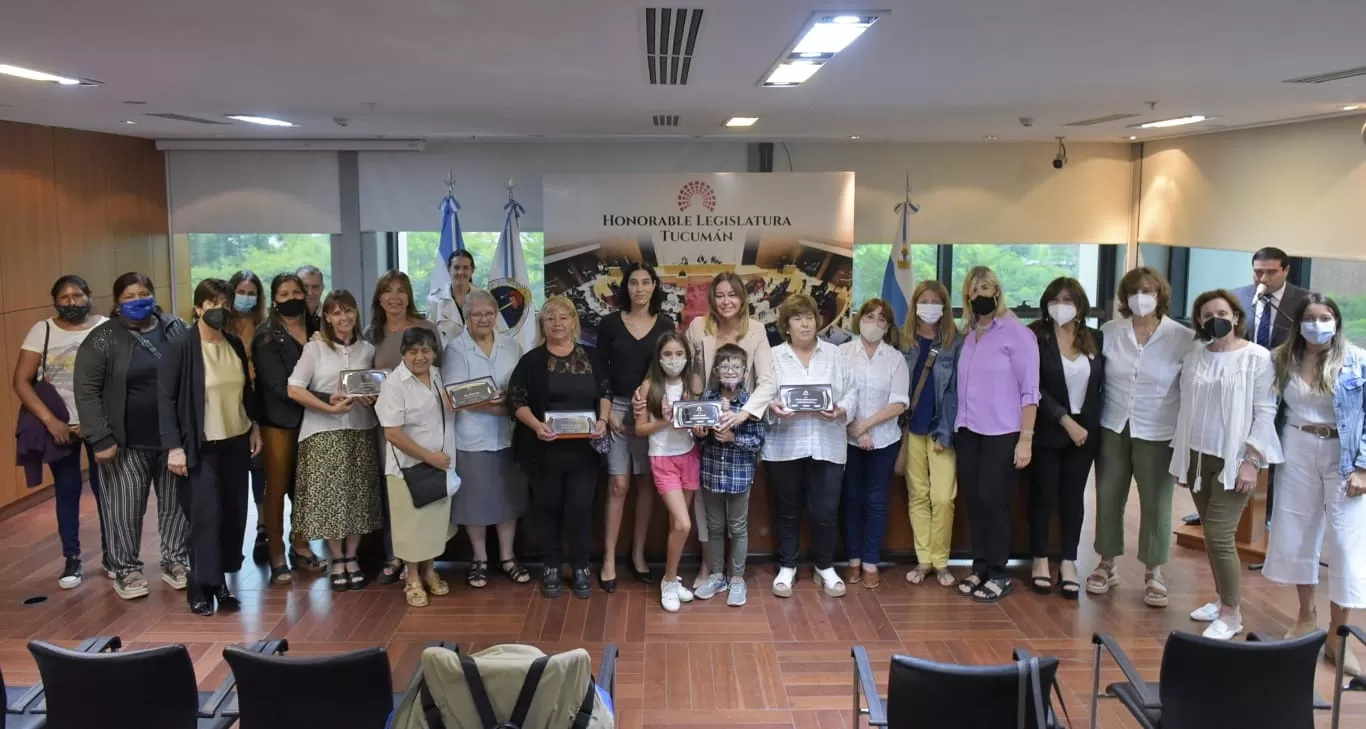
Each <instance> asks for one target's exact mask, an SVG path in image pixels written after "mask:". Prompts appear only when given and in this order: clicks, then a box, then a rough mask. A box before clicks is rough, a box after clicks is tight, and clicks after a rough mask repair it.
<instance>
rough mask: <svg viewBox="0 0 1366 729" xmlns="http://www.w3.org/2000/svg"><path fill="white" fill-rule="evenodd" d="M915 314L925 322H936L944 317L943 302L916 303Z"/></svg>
mask: <svg viewBox="0 0 1366 729" xmlns="http://www.w3.org/2000/svg"><path fill="white" fill-rule="evenodd" d="M915 315H916V316H917V317H918V318H919V319H920V321H923V322H925V323H926V324H938V323H939V320H940V319H943V318H944V305H943V304H916V305H915Z"/></svg>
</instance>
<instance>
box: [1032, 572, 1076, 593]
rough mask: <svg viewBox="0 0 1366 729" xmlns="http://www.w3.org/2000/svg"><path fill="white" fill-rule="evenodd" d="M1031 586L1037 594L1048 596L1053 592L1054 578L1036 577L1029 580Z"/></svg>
mask: <svg viewBox="0 0 1366 729" xmlns="http://www.w3.org/2000/svg"><path fill="white" fill-rule="evenodd" d="M1063 584H1067V583H1063ZM1073 584H1076V583H1073ZM1029 586H1030V587H1031V588H1032V589H1033V590H1034V592H1035V593H1037V594H1040V595H1047V594H1048V593H1050V592H1052V591H1053V578H1052V577H1044V576H1043V575H1035V576H1033V577H1031V578H1029Z"/></svg>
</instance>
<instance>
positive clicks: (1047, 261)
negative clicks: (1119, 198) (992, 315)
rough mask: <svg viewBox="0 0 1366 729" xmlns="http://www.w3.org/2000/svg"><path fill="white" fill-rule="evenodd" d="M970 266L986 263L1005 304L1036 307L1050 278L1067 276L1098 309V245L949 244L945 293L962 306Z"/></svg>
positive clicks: (1012, 306)
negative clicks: (950, 260)
mask: <svg viewBox="0 0 1366 729" xmlns="http://www.w3.org/2000/svg"><path fill="white" fill-rule="evenodd" d="M973 266H986V267H988V268H990V269H991V270H992V271H995V272H996V276H997V277H998V278H1000V279H1001V289H1002V290H1003V291H1004V292H1005V297H1006V303H1007V304H1008V305H1009V306H1010V307H1011V308H1018V307H1025V308H1027V309H1036V308H1038V306H1039V298H1040V297H1041V296H1043V292H1044V289H1045V288H1048V284H1049V283H1050V282H1052V281H1053V279H1055V278H1058V277H1059V276H1070V277H1072V278H1075V279H1077V280H1078V281H1080V282H1081V285H1082V287H1083V288H1085V289H1086V295H1087V297H1088V298H1090V299H1091V304H1092V308H1093V309H1099V308H1102V307H1101V306H1100V304H1101V303H1102V302H1101V301H1100V300H1099V299H1100V295H1099V293H1098V291H1097V287H1098V283H1099V273H1100V246H1099V245H1098V244H1094V243H1089V244H1080V245H986V244H964V245H955V246H954V247H953V275H952V277H951V278H950V279H949V280H950V281H951V282H952V285H950V286H949V294H950V296H952V297H953V298H954V304H955V306H962V292H963V279H964V278H965V277H966V276H967V273H968V271H969V270H971V269H972V267H973Z"/></svg>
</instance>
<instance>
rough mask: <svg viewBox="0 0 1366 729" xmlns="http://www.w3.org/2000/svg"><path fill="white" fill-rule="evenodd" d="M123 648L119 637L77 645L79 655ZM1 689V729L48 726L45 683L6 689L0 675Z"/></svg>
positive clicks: (34, 728)
mask: <svg viewBox="0 0 1366 729" xmlns="http://www.w3.org/2000/svg"><path fill="white" fill-rule="evenodd" d="M122 646H123V643H122V642H121V641H120V640H119V638H118V636H100V637H97V638H87V639H86V640H83V641H81V643H80V645H78V646H76V652H77V653H105V652H108V651H116V650H118V649H119V648H121V647H122ZM0 688H3V689H4V690H3V693H4V695H5V706H4V711H0V729H38V728H39V727H42V726H43V725H44V724H46V723H47V717H46V716H45V715H46V714H47V704H46V700H45V697H44V695H43V682H42V681H39V682H38V683H36V684H34V685H32V686H6V684H5V680H4V676H0Z"/></svg>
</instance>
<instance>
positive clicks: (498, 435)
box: [441, 329, 522, 451]
mask: <svg viewBox="0 0 1366 729" xmlns="http://www.w3.org/2000/svg"><path fill="white" fill-rule="evenodd" d="M521 358H522V346H521V345H520V344H518V343H517V341H516V340H515V339H511V338H509V337H507V336H506V335H503V334H498V333H494V335H493V348H492V350H491V351H490V353H489V354H484V350H483V349H480V348H479V345H478V344H475V342H474V339H473V338H472V337H471V336H470V332H469V330H468V329H466V330H464V331H462V332H460V334H459V335H457V336H456V338H455V339H453V340H451V342H450V344H447V345H446V354H445V357H444V358H443V361H442V365H441V379H442V380H443V381H445V382H449V383H452V384H454V383H456V382H464V381H465V380H473V379H476V378H479V377H492V378H493V382H494V384H496V385H497V386H498V389H499V390H501V391H506V390H507V386H508V377H510V376H512V369H513V368H514V367H516V366H517V360H519V359H521ZM455 444H456V448H457V449H459V450H462V451H501V450H503V449H504V448H510V447H512V419H511V418H509V417H508V416H506V415H494V414H492V413H485V412H480V411H478V410H461V411H458V412H456V413H455Z"/></svg>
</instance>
